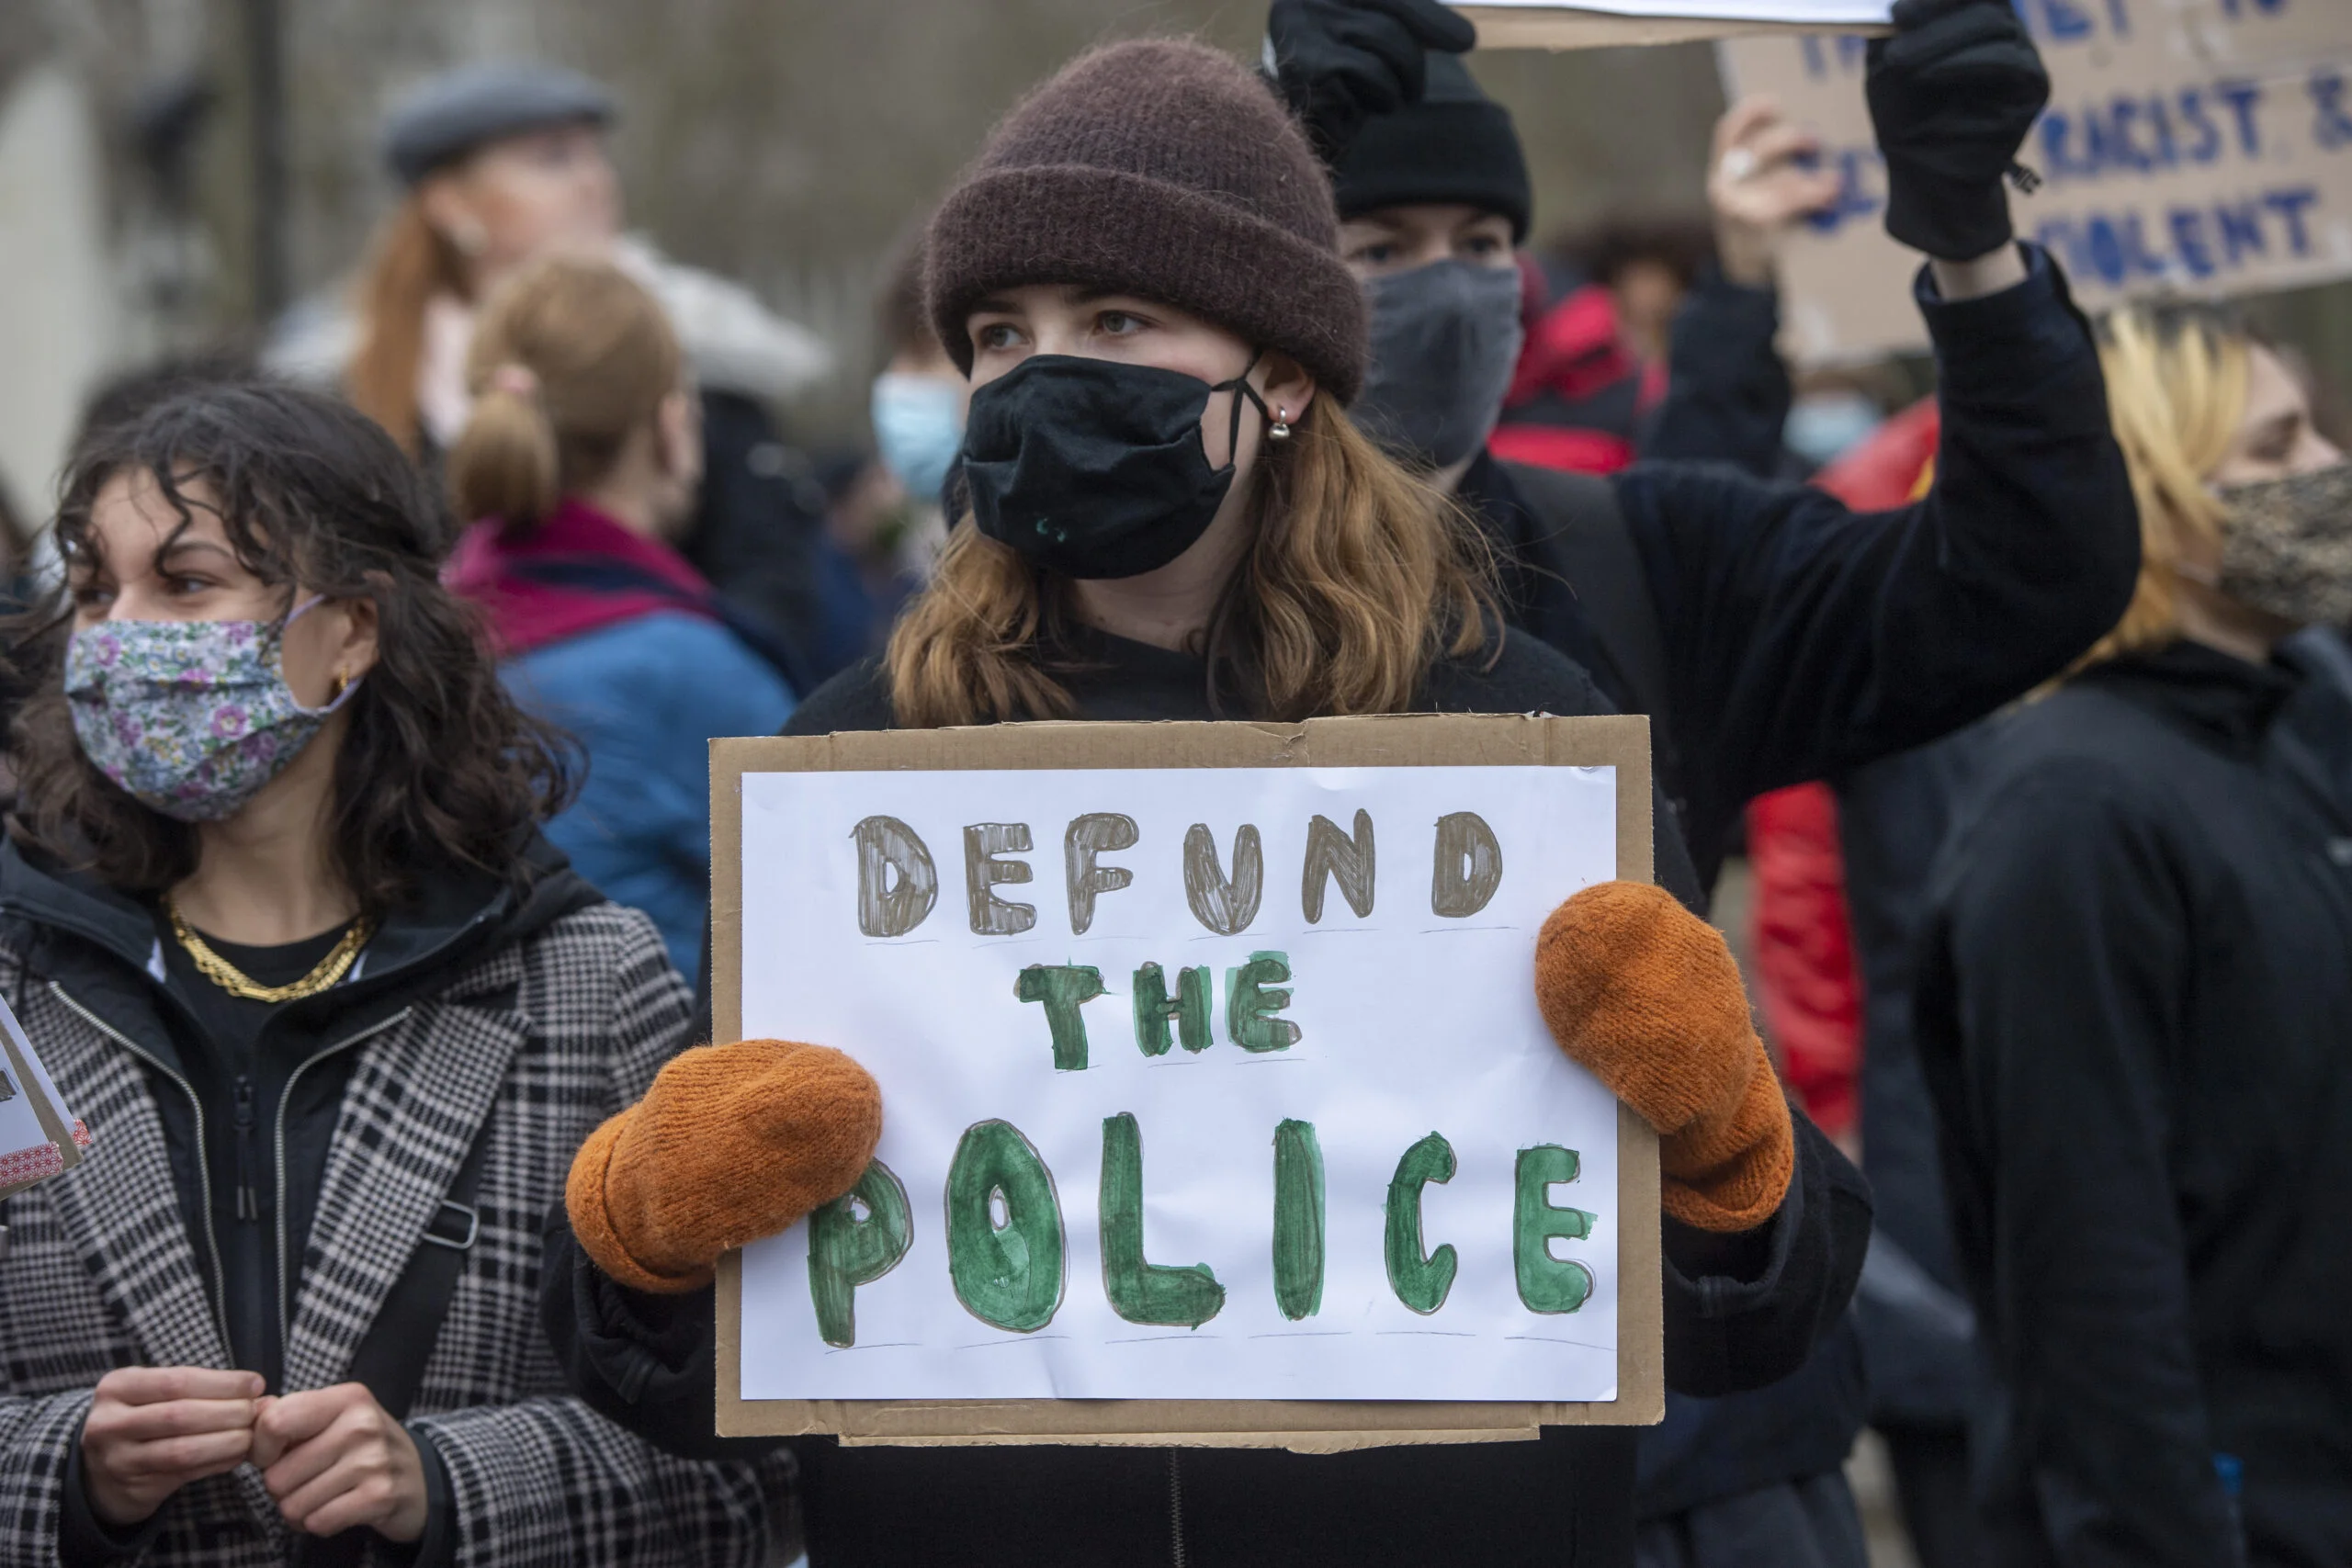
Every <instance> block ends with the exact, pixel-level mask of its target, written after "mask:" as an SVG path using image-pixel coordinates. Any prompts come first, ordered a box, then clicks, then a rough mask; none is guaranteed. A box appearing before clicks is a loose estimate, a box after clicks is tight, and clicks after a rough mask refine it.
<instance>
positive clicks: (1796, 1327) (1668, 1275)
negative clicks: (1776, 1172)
mask: <svg viewBox="0 0 2352 1568" xmlns="http://www.w3.org/2000/svg"><path fill="white" fill-rule="evenodd" d="M1790 1115H1791V1119H1792V1121H1793V1122H1795V1124H1796V1145H1797V1148H1796V1168H1795V1169H1794V1171H1793V1172H1792V1174H1791V1176H1790V1178H1789V1192H1788V1196H1787V1197H1785V1198H1783V1199H1782V1200H1781V1207H1780V1210H1779V1212H1778V1213H1774V1214H1773V1216H1772V1218H1771V1219H1770V1221H1768V1222H1767V1223H1766V1224H1763V1225H1761V1226H1759V1227H1758V1229H1756V1230H1755V1231H1752V1232H1750V1233H1748V1234H1747V1235H1744V1236H1736V1237H1723V1236H1716V1235H1709V1234H1708V1233H1706V1232H1704V1231H1698V1230H1693V1229H1691V1228H1690V1227H1689V1226H1687V1225H1683V1224H1678V1223H1677V1222H1676V1221H1674V1220H1672V1219H1668V1220H1666V1221H1665V1222H1664V1223H1665V1226H1666V1269H1665V1280H1664V1284H1665V1292H1666V1374H1667V1376H1666V1381H1667V1386H1668V1387H1669V1388H1671V1389H1673V1390H1674V1391H1675V1392H1676V1393H1692V1394H1699V1395H1702V1396H1704V1397H1711V1398H1712V1397H1717V1396H1720V1395H1723V1394H1727V1393H1746V1392H1747V1391H1748V1390H1750V1389H1758V1388H1762V1387H1764V1386H1766V1385H1767V1384H1769V1383H1774V1382H1780V1381H1781V1379H1782V1378H1784V1377H1787V1376H1789V1375H1790V1374H1791V1373H1792V1372H1794V1371H1796V1370H1797V1369H1798V1368H1799V1367H1801V1366H1803V1365H1804V1360H1805V1358H1806V1357H1808V1356H1810V1355H1811V1354H1812V1353H1813V1348H1814V1346H1815V1344H1816V1343H1817V1342H1818V1341H1819V1340H1820V1339H1821V1338H1822V1337H1823V1336H1824V1335H1826V1334H1827V1333H1828V1332H1829V1330H1830V1328H1831V1326H1832V1325H1835V1324H1836V1323H1837V1321H1838V1314H1841V1313H1843V1312H1844V1311H1845V1310H1846V1303H1847V1302H1848V1301H1849V1299H1851V1297H1852V1296H1853V1293H1854V1281H1855V1280H1858V1279H1860V1277H1861V1272H1862V1254H1863V1252H1864V1251H1865V1250H1866V1249H1867V1248H1868V1247H1869V1246H1870V1236H1871V1199H1870V1188H1869V1186H1868V1185H1867V1184H1866V1183H1865V1182H1864V1181H1863V1180H1862V1176H1861V1173H1860V1171H1858V1170H1856V1169H1855V1168H1853V1166H1852V1165H1851V1164H1850V1163H1849V1162H1848V1160H1847V1158H1846V1156H1844V1155H1841V1154H1839V1153H1838V1148H1837V1145H1834V1144H1832V1143H1830V1141H1829V1140H1828V1139H1827V1138H1826V1137H1825V1136H1824V1135H1823V1134H1822V1132H1821V1130H1820V1129H1819V1128H1817V1127H1815V1125H1814V1124H1813V1123H1812V1122H1810V1121H1808V1120H1806V1119H1805V1116H1804V1112H1802V1111H1794V1110H1792V1111H1791V1112H1790Z"/></svg>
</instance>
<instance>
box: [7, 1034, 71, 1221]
mask: <svg viewBox="0 0 2352 1568" xmlns="http://www.w3.org/2000/svg"><path fill="white" fill-rule="evenodd" d="M89 1145H90V1134H89V1131H88V1130H87V1129H86V1128H85V1127H84V1126H83V1125H82V1123H81V1122H78V1121H76V1120H75V1119H74V1115H73V1113H72V1112H71V1111H67V1110H66V1109H65V1100H64V1097H63V1096H62V1095H60V1094H59V1093H58V1092H57V1084H56V1082H55V1081H54V1080H53V1079H51V1077H50V1076H49V1069H48V1068H46V1067H44V1066H41V1062H40V1057H39V1056H37V1055H34V1054H33V1047H32V1042H31V1041H29V1040H28V1039H26V1038H25V1032H24V1029H23V1027H22V1026H21V1025H20V1024H18V1023H17V1015H16V1014H15V1013H14V1012H12V1011H10V1010H9V1008H8V1004H7V1003H6V1000H0V1198H6V1197H7V1196H9V1195H10V1194H11V1193H15V1192H20V1191H22V1190H24V1189H26V1188H28V1187H30V1186H31V1185H32V1184H33V1183H35V1182H37V1181H46V1180H47V1179H49V1178H51V1177H52V1176H58V1175H62V1173H63V1172H65V1171H67V1170H70V1169H71V1168H73V1167H74V1166H75V1165H77V1164H79V1163H80V1162H81V1158H82V1152H83V1151H84V1150H85V1149H86V1148H88V1147H89Z"/></svg>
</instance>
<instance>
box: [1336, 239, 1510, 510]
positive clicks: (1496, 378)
mask: <svg viewBox="0 0 2352 1568" xmlns="http://www.w3.org/2000/svg"><path fill="white" fill-rule="evenodd" d="M1365 288H1366V292H1367V293H1368V294H1369V295H1370V297H1371V300H1372V369H1371V373H1370V374H1369V375H1367V376H1366V377H1365V378H1364V385H1363V396H1361V397H1359V398H1358V399H1357V400H1356V401H1355V406H1354V407H1353V408H1351V410H1350V411H1349V412H1351V413H1352V414H1353V415H1354V416H1355V420H1356V423H1358V424H1360V425H1362V426H1363V428H1364V431H1365V432H1366V434H1370V435H1371V436H1372V438H1373V439H1374V440H1375V441H1377V442H1379V443H1380V445H1381V446H1382V447H1383V448H1384V449H1385V451H1386V452H1387V453H1388V454H1389V456H1391V457H1397V458H1398V459H1400V460H1402V461H1405V462H1408V463H1418V464H1423V465H1426V466H1428V467H1430V468H1451V467H1453V465H1454V464H1456V463H1459V462H1461V461H1462V460H1463V459H1464V458H1465V457H1469V456H1470V455H1471V454H1472V453H1474V452H1476V451H1477V450H1478V448H1479V447H1480V446H1484V445H1485V444H1486V440H1487V436H1488V435H1490V434H1493V432H1494V428H1495V422H1496V421H1497V420H1498V419H1499V418H1501V417H1502V412H1503V395H1504V394H1505V393H1507V392H1509V391H1510V378H1511V371H1512V370H1513V369H1514V368H1515V367H1517V366H1518V364H1519V349H1520V344H1521V341H1522V340H1523V339H1524V337H1525V335H1526V331H1525V329H1524V328H1523V327H1522V326H1521V323H1520V318H1519V309H1520V283H1519V269H1518V268H1517V267H1515V266H1513V267H1493V266H1476V265H1472V264H1471V263H1469V262H1463V261H1442V262H1432V263H1430V265H1427V266H1419V267H1415V268H1414V269H1413V270H1412V271H1410V272H1400V273H1395V274H1392V275H1390V276H1386V277H1376V278H1374V279H1373V280H1372V281H1371V282H1370V283H1369V284H1367V285H1366V286H1365Z"/></svg>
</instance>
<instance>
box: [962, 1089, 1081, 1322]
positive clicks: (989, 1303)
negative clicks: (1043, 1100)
mask: <svg viewBox="0 0 2352 1568" xmlns="http://www.w3.org/2000/svg"><path fill="white" fill-rule="evenodd" d="M1000 1200H1001V1201H1003V1203H1004V1224H997V1223H996V1215H995V1213H992V1210H993V1208H994V1206H995V1204H996V1203H997V1202H998V1201H1000ZM947 1272H948V1276H949V1277H950V1278H951V1279H953V1280H955V1281H956V1300H957V1301H959V1302H962V1303H964V1307H965V1310H966V1311H967V1312H969V1313H970V1314H972V1315H973V1316H974V1317H977V1318H978V1319H979V1320H980V1321H981V1322H982V1323H988V1324H993V1325H996V1326H997V1327H999V1328H1007V1329H1011V1330H1012V1332H1014V1333H1016V1334H1028V1333H1031V1332H1033V1331H1035V1330H1036V1329H1040V1328H1043V1327H1045V1326H1046V1325H1047V1324H1049V1323H1051V1322H1053V1321H1054V1314H1055V1313H1056V1312H1057V1311H1058V1310H1059V1309H1060V1307H1061V1304H1062V1285H1063V1274H1062V1205H1061V1200H1060V1199H1059V1198H1057V1197H1056V1196H1055V1194H1054V1174H1053V1172H1051V1171H1049V1170H1047V1169H1046V1162H1045V1161H1044V1160H1042V1159H1040V1158H1038V1157H1037V1151H1036V1149H1035V1146H1033V1145H1031V1144H1030V1142H1029V1140H1028V1139H1027V1138H1024V1137H1023V1136H1022V1135H1021V1129H1020V1128H1018V1127H1015V1126H1014V1125H1013V1124H1012V1122H979V1123H978V1124H977V1125H974V1126H971V1127H967V1128H966V1129H965V1131H964V1136H963V1138H962V1140H961V1141H960V1142H958V1143H957V1144H956V1160H955V1163H954V1164H952V1165H950V1166H949V1167H948V1168H947Z"/></svg>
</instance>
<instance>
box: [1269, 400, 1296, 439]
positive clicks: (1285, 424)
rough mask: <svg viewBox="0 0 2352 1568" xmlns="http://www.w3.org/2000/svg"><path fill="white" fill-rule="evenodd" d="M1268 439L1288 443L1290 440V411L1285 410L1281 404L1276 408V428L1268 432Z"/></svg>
mask: <svg viewBox="0 0 2352 1568" xmlns="http://www.w3.org/2000/svg"><path fill="white" fill-rule="evenodd" d="M1266 439H1267V440H1269V441H1287V440H1289V439H1290V410H1288V409H1286V408H1283V407H1282V406H1280V405H1279V404H1277V405H1276V406H1275V409H1274V427H1273V428H1272V430H1269V431H1268V432H1266Z"/></svg>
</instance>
